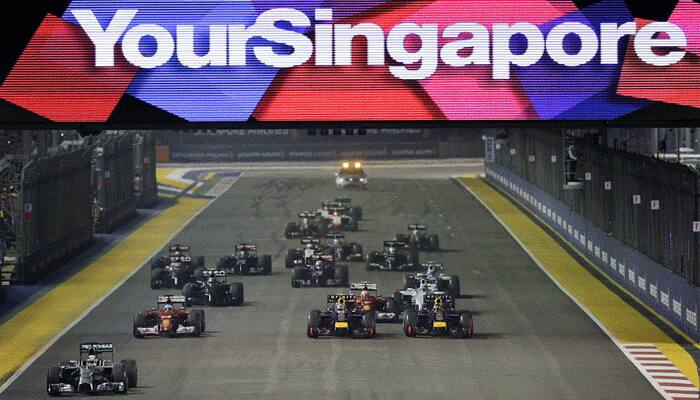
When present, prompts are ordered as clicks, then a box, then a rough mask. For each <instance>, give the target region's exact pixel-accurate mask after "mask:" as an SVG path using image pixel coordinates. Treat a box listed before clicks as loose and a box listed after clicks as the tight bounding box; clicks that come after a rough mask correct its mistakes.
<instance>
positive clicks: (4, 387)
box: [0, 173, 243, 394]
mask: <svg viewBox="0 0 700 400" xmlns="http://www.w3.org/2000/svg"><path fill="white" fill-rule="evenodd" d="M241 176H243V174H242V173H241ZM234 183H235V182H234ZM220 198H221V196H219V197H217V198H215V199H213V200H211V201H210V202H209V203H207V204H206V205H205V206H204V207H202V208H201V209H200V210H199V211H197V212H196V213H195V214H194V215H193V216H192V217H190V219H188V220H187V221H186V222H185V223H184V224H182V226H180V227H179V228H178V229H177V230H176V231H175V232H174V233H173V234H172V235H170V236H169V237H168V239H167V240H165V242H164V243H163V246H161V247H159V248H158V249H157V250H156V251H154V252H153V253H151V255H150V256H148V257H147V258H146V260H145V261H144V262H143V263H142V264H141V265H140V266H139V267H138V268H135V269H134V270H133V271H131V272H130V273H129V274H128V275H127V276H126V277H125V278H124V279H122V280H121V281H120V282H119V283H117V284H116V285H115V286H114V287H113V288H112V289H110V290H109V291H108V292H107V293H105V295H104V296H102V297H100V298H99V299H98V300H97V301H96V302H95V303H93V304H92V305H91V306H90V307H88V308H87V309H86V310H85V311H84V312H83V313H82V314H80V315H79V316H78V318H76V319H75V320H73V322H71V323H70V324H68V326H66V327H65V328H63V329H62V330H61V331H60V332H59V333H58V334H57V335H56V336H54V337H53V338H52V339H51V340H50V341H49V342H48V343H47V344H46V345H45V346H44V347H42V348H41V350H39V351H38V352H37V353H36V354H34V355H33V356H32V357H31V358H30V359H29V360H27V362H25V363H24V365H22V366H21V367H20V368H19V369H18V370H17V371H15V373H14V374H12V375H11V376H10V377H9V378H7V380H6V381H5V382H3V384H2V386H0V394H2V393H3V392H4V391H5V390H7V388H8V387H10V385H12V384H13V383H14V382H15V381H16V380H17V378H19V377H20V376H21V375H22V374H23V373H24V371H26V370H27V369H28V368H29V367H30V366H31V365H32V364H33V363H34V362H35V361H36V360H37V359H38V358H39V357H41V356H42V355H44V353H46V351H47V350H48V349H50V348H51V346H53V345H54V344H55V343H56V342H57V341H58V340H59V339H60V338H61V337H63V335H65V334H66V332H68V331H69V330H71V328H73V327H74V326H76V325H77V324H79V323H80V321H82V320H83V319H84V318H85V317H86V316H88V314H90V313H91V312H92V310H94V309H95V308H96V307H97V306H99V305H100V304H102V302H103V301H105V299H107V297H109V296H110V295H111V294H112V293H114V292H115V291H116V290H117V289H119V288H120V287H121V286H122V285H123V284H124V283H126V281H128V280H129V279H131V277H132V276H134V275H135V274H136V273H137V272H138V271H140V270H141V268H143V267H144V266H145V265H146V264H148V262H149V261H150V260H151V259H152V258H153V257H155V256H156V255H157V254H158V253H159V252H160V251H161V250H162V249H163V248H164V247H165V246H166V245H167V244H168V243H170V241H171V240H173V238H174V237H175V236H177V235H178V234H179V233H180V232H182V230H183V229H185V228H186V227H187V225H189V224H190V223H191V222H192V221H193V220H194V219H195V218H197V217H198V216H199V214H201V213H202V212H204V210H206V209H207V208H209V207H210V206H211V205H212V204H214V203H215V202H216V201H217V200H219V199H220ZM85 267H87V265H85ZM83 268H84V267H83Z"/></svg>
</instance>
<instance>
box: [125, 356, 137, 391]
mask: <svg viewBox="0 0 700 400" xmlns="http://www.w3.org/2000/svg"><path fill="white" fill-rule="evenodd" d="M121 364H122V368H124V372H125V373H126V377H127V378H129V379H128V380H129V388H130V389H131V388H135V387H136V386H138V382H139V369H138V367H137V366H136V361H135V360H122V362H121Z"/></svg>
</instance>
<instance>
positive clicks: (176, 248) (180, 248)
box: [170, 244, 192, 251]
mask: <svg viewBox="0 0 700 400" xmlns="http://www.w3.org/2000/svg"><path fill="white" fill-rule="evenodd" d="M191 250H192V247H190V246H184V245H181V244H175V245H172V246H170V251H191Z"/></svg>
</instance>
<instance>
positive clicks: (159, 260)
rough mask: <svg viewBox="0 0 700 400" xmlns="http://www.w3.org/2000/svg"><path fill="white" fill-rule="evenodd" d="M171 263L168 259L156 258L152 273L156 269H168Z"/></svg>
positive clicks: (152, 262)
mask: <svg viewBox="0 0 700 400" xmlns="http://www.w3.org/2000/svg"><path fill="white" fill-rule="evenodd" d="M169 263H170V260H169V259H168V257H157V258H154V259H153V261H151V271H153V270H154V269H156V268H163V267H167V266H168V264H169Z"/></svg>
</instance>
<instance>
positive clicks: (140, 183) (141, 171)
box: [134, 132, 158, 208]
mask: <svg viewBox="0 0 700 400" xmlns="http://www.w3.org/2000/svg"><path fill="white" fill-rule="evenodd" d="M134 193H135V195H136V198H137V207H138V208H149V207H153V206H155V205H156V203H158V182H157V181H156V139H155V135H154V134H153V133H152V132H137V133H136V135H135V137H134Z"/></svg>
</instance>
